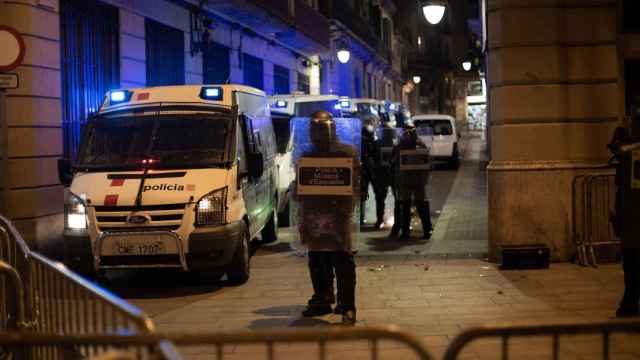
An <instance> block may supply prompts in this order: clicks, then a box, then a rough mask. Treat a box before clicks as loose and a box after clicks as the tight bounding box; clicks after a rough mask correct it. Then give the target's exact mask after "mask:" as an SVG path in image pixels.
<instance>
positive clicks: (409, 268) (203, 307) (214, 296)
mask: <svg viewBox="0 0 640 360" xmlns="http://www.w3.org/2000/svg"><path fill="white" fill-rule="evenodd" d="M283 245H285V244H281V243H276V244H273V245H271V246H265V247H263V248H262V249H260V250H259V252H258V253H257V254H256V256H255V257H254V258H253V268H252V276H251V279H250V281H249V282H248V283H247V284H246V285H244V286H240V287H224V288H219V289H213V291H212V289H211V288H198V287H194V288H191V289H190V290H189V291H186V292H185V295H183V296H179V297H174V298H167V299H162V301H158V299H144V298H142V299H140V298H139V299H135V298H130V299H129V300H130V301H132V302H133V303H134V304H136V305H139V306H140V307H142V309H144V310H145V311H147V312H148V313H149V314H150V315H151V316H152V317H153V319H154V321H155V322H156V324H157V326H158V329H160V330H162V331H228V330H243V329H244V330H246V329H250V330H259V329H266V328H272V327H299V326H322V325H328V324H331V323H336V322H339V320H340V319H339V317H338V316H335V315H331V316H326V317H323V318H318V319H304V318H301V316H300V311H301V310H302V309H303V306H304V304H306V301H307V300H308V298H309V296H310V295H311V293H312V292H311V286H310V284H309V279H308V273H307V267H306V259H305V258H300V257H297V256H294V255H292V254H290V253H289V252H284V253H283V252H280V249H283V248H284V246H283ZM357 265H358V268H357V272H358V285H357V306H358V325H359V326H362V325H388V324H397V325H399V326H400V327H401V328H402V329H404V330H407V331H410V332H412V333H413V334H415V335H417V336H419V337H420V338H421V339H422V340H423V341H424V343H425V345H426V346H427V347H428V349H429V351H431V352H432V353H433V354H434V355H436V356H437V357H440V356H441V355H442V353H443V352H444V350H445V348H446V346H447V344H448V343H449V341H451V339H452V338H453V337H454V336H455V335H456V334H458V333H459V332H460V330H461V329H463V328H466V327H470V326H474V325H480V324H483V323H491V322H512V323H527V322H545V321H587V320H607V319H610V318H611V317H612V316H613V314H614V312H615V309H616V306H617V302H618V300H619V298H620V296H621V294H622V289H623V285H622V284H623V279H622V271H621V269H620V265H603V266H601V267H600V268H598V269H593V268H584V267H580V266H577V265H573V264H553V265H552V266H551V268H550V269H549V270H531V271H499V270H498V269H497V268H496V266H495V265H494V264H490V263H485V262H483V261H481V260H475V259H469V260H447V259H437V260H433V259H432V260H411V261H406V260H396V261H391V260H389V259H386V260H384V261H383V260H371V259H357ZM157 279H158V280H157V281H158V283H157V284H155V285H154V284H153V281H151V284H150V283H149V279H148V278H147V279H146V280H145V283H144V284H140V286H141V287H142V289H140V291H141V292H144V293H145V295H150V296H154V295H153V292H154V291H159V293H162V289H161V288H162V287H165V292H166V289H171V288H174V287H176V286H180V285H178V284H173V283H172V281H171V280H170V279H169V280H168V279H167V278H165V277H162V276H158V277H157ZM178 281H179V280H178ZM128 286H130V287H135V286H137V284H135V282H134V283H128ZM154 286H156V287H160V289H157V288H153V287H154ZM181 286H182V287H183V288H184V284H181ZM145 287H150V288H148V289H145ZM116 291H117V290H116ZM616 338H618V337H616ZM565 340H568V339H564V340H562V341H561V348H560V350H561V352H562V354H563V357H562V359H567V358H569V359H591V358H593V356H594V354H598V351H600V350H597V349H600V346H601V341H600V340H599V339H598V338H594V337H581V338H580V339H578V338H571V339H570V340H568V341H565ZM541 341H543V340H539V339H538V340H536V339H534V342H532V343H527V344H525V345H519V348H520V349H519V350H517V349H516V350H517V351H522V352H520V353H518V352H514V353H513V354H514V355H515V357H514V358H515V359H524V358H531V359H532V358H540V357H541V355H542V353H544V352H545V351H546V352H548V351H550V349H551V347H550V340H549V341H546V340H544V341H546V343H545V344H547V345H548V346H547V345H545V346H541V344H540V342H541ZM516 343H522V341H519V342H518V341H516ZM577 344H580V346H578V345H577ZM354 346H355V345H354ZM364 346H365V347H364V348H360V349H357V346H356V350H345V349H344V348H341V350H340V351H338V352H337V353H332V354H333V355H332V356H336V358H337V357H340V358H341V359H353V358H360V357H356V356H355V355H356V354H357V355H358V356H362V358H366V357H365V353H366V350H367V347H366V346H367V345H366V344H364ZM624 346H625V347H622V348H620V347H617V346H614V347H613V348H612V351H613V352H614V353H615V354H616V355H619V356H622V355H621V352H624V353H625V354H628V355H629V357H613V358H638V357H640V344H638V343H637V342H635V343H631V342H629V343H627V344H626V345H624ZM629 346H631V348H629ZM303 348H304V349H303V352H305V353H306V352H309V351H311V352H313V351H316V349H317V346H312V345H309V346H307V347H303ZM251 349H253V350H251ZM383 349H384V348H383ZM395 349H396V350H397V345H396V348H395ZM498 349H499V343H498V342H496V341H485V342H479V343H478V344H475V345H474V346H473V347H472V348H471V349H470V350H469V351H467V352H465V357H464V358H466V359H488V358H494V359H497V358H498V356H497V353H496V351H497V350H498ZM187 350H188V349H187ZM200 350H202V349H200ZM209 350H211V351H213V349H209ZM250 350H251V354H247V353H246V351H250ZM289 350H292V349H289ZM299 350H300V349H299ZM516 350H514V351H516ZM596 350H597V351H596ZM226 351H228V352H229V355H230V356H229V357H225V358H229V359H254V358H263V357H262V355H264V353H260V354H258V352H260V351H261V350H259V349H258V348H254V347H249V348H229V349H227V350H226ZM283 351H284V350H283ZM386 351H388V352H386ZM205 353H207V351H205ZM384 353H387V355H389V357H386V358H393V359H405V358H406V357H404V356H403V355H402V354H406V353H405V352H403V351H400V352H396V353H394V352H393V351H392V350H391V349H387V350H385V351H383V355H384ZM199 354H200V353H199ZM631 354H633V356H631ZM249 355H250V356H249ZM525 355H526V356H525ZM583 355H584V356H583ZM265 356H266V355H265ZM625 356H627V355H625ZM634 356H636V357H634ZM189 358H190V359H191V358H194V359H199V358H200V357H199V356H195V357H189ZM203 358H204V357H203ZM286 358H291V359H293V358H296V357H293V354H291V357H286ZM330 358H334V357H330ZM382 358H385V357H382Z"/></svg>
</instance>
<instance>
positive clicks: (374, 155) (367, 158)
mask: <svg viewBox="0 0 640 360" xmlns="http://www.w3.org/2000/svg"><path fill="white" fill-rule="evenodd" d="M362 120H363V127H362V140H361V141H362V143H361V151H360V158H361V162H362V181H361V183H360V225H364V224H365V222H366V221H365V213H366V203H367V200H368V198H369V185H370V184H371V185H373V192H374V194H375V196H376V204H377V200H378V198H379V196H378V193H379V191H380V189H379V187H378V181H377V180H378V179H377V178H376V177H377V175H378V174H377V170H378V168H379V167H380V150H379V147H378V143H377V142H376V138H375V129H374V126H373V124H371V121H369V120H368V119H366V118H365V117H363V119H362ZM376 206H377V205H376ZM376 210H377V208H376ZM377 220H380V215H379V214H378V219H377ZM380 223H382V221H380ZM376 224H377V223H376Z"/></svg>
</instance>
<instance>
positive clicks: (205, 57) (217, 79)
mask: <svg viewBox="0 0 640 360" xmlns="http://www.w3.org/2000/svg"><path fill="white" fill-rule="evenodd" d="M229 74H230V70H229V48H228V47H226V46H223V45H220V44H218V43H215V42H212V43H210V44H209V46H208V47H207V49H206V50H205V51H204V52H203V54H202V75H203V81H204V83H205V84H226V83H228V82H229Z"/></svg>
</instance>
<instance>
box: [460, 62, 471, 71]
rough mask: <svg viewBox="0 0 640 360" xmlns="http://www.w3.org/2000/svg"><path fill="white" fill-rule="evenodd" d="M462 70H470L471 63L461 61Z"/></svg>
mask: <svg viewBox="0 0 640 360" xmlns="http://www.w3.org/2000/svg"><path fill="white" fill-rule="evenodd" d="M462 68H463V69H464V71H469V70H471V61H463V62H462Z"/></svg>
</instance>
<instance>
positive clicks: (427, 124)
mask: <svg viewBox="0 0 640 360" xmlns="http://www.w3.org/2000/svg"><path fill="white" fill-rule="evenodd" d="M414 125H415V126H416V128H418V129H417V130H418V133H425V134H426V133H429V135H451V134H453V128H452V126H451V121H449V120H447V119H442V120H440V119H435V120H414Z"/></svg>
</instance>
